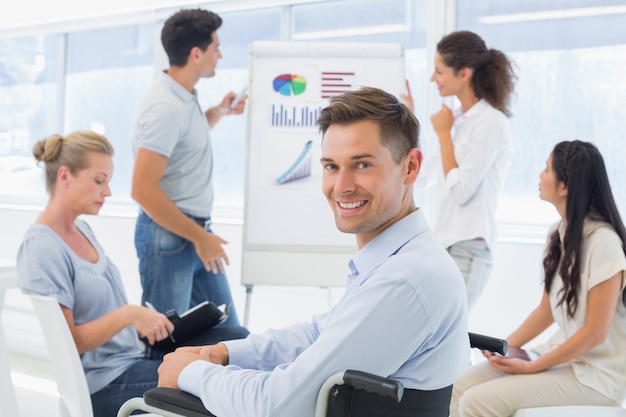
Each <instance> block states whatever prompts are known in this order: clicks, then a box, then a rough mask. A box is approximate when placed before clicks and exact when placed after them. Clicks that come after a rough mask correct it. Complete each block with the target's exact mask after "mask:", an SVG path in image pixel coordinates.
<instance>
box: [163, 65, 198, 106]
mask: <svg viewBox="0 0 626 417" xmlns="http://www.w3.org/2000/svg"><path fill="white" fill-rule="evenodd" d="M159 76H160V77H161V78H162V79H163V81H164V82H165V84H167V86H168V87H169V88H170V89H171V90H172V91H173V92H174V94H176V95H177V96H178V97H180V99H181V100H183V101H191V100H196V97H197V92H196V89H195V88H194V89H193V92H191V93H190V92H189V91H187V89H186V88H185V87H183V86H182V85H181V84H180V83H179V82H178V81H176V80H175V79H173V78H172V77H171V76H170V75H169V74H167V73H166V72H165V71H162V72H160V73H159Z"/></svg>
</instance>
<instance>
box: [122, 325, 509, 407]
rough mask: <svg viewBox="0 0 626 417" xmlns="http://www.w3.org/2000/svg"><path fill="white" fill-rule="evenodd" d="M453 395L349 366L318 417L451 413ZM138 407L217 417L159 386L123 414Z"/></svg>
mask: <svg viewBox="0 0 626 417" xmlns="http://www.w3.org/2000/svg"><path fill="white" fill-rule="evenodd" d="M469 338H470V346H471V347H475V348H478V349H482V350H489V351H492V352H498V353H500V354H502V355H505V354H506V350H507V344H506V341H505V340H502V339H495V338H492V337H488V336H483V335H479V334H476V333H470V334H469ZM451 395H452V385H450V386H447V387H444V388H441V389H438V390H434V391H421V390H413V389H412V390H405V389H404V387H403V386H402V383H401V382H399V381H395V380H393V379H391V378H385V377H382V376H378V375H373V374H370V373H366V372H362V371H355V370H347V371H345V372H338V373H336V374H334V375H331V376H330V377H328V378H327V379H326V381H325V382H324V383H323V384H322V386H321V388H320V389H319V391H318V395H317V402H316V406H315V417H347V416H372V417H374V416H381V417H382V416H393V415H409V414H410V415H411V416H414V417H447V416H448V413H449V410H450V396H451ZM407 397H410V398H407ZM403 398H404V399H405V401H404V402H403V401H402V400H403ZM409 401H410V403H409ZM407 404H411V405H407ZM408 407H410V408H408ZM135 410H143V411H149V412H151V413H157V414H158V413H159V410H163V411H169V412H173V413H175V414H176V415H179V416H182V417H215V416H214V415H213V414H211V412H209V411H208V410H207V409H206V408H204V405H203V404H202V402H201V401H200V399H199V398H198V397H195V396H193V395H191V394H188V393H185V392H183V391H179V390H175V389H171V388H153V389H151V390H149V391H146V392H145V394H144V396H143V398H131V399H130V400H128V401H126V403H124V405H122V407H121V408H120V410H119V411H118V414H117V417H128V416H130V413H131V412H133V411H135ZM402 413H405V414H402Z"/></svg>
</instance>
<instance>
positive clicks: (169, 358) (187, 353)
mask: <svg viewBox="0 0 626 417" xmlns="http://www.w3.org/2000/svg"><path fill="white" fill-rule="evenodd" d="M197 360H203V361H209V362H211V363H214V364H216V365H228V348H227V347H226V345H224V344H223V343H218V344H217V345H211V346H186V347H180V348H178V349H176V350H175V351H174V352H172V353H168V354H167V355H165V356H164V357H163V363H162V364H161V366H159V371H158V372H159V383H158V386H159V387H166V388H175V389H180V388H179V387H178V377H179V375H180V373H181V372H182V371H183V369H184V368H185V367H186V366H187V365H189V364H190V363H191V362H194V361H197Z"/></svg>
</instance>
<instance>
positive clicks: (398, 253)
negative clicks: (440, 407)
mask: <svg viewBox="0 0 626 417" xmlns="http://www.w3.org/2000/svg"><path fill="white" fill-rule="evenodd" d="M350 267H351V270H352V272H353V274H351V275H352V276H351V277H350V278H349V279H348V285H347V288H346V291H345V293H344V295H343V297H342V298H341V300H340V301H339V302H338V303H337V305H336V306H334V307H333V308H332V309H331V311H329V312H328V313H326V314H324V315H320V316H316V317H314V318H313V319H312V320H311V321H310V322H307V323H300V324H296V325H293V326H290V327H286V328H283V329H277V330H269V331H267V332H265V333H264V334H261V335H251V336H249V337H248V338H247V339H243V340H235V341H228V342H224V343H225V345H226V346H227V347H228V351H229V360H230V364H229V365H228V366H220V365H215V364H212V363H209V362H206V361H195V362H193V363H191V364H189V365H188V366H187V367H185V369H184V370H183V372H182V373H181V375H180V377H179V379H178V383H179V386H180V387H181V389H182V390H184V391H187V392H190V393H192V394H194V395H196V396H199V397H200V398H201V399H202V401H203V403H204V405H205V407H206V408H207V409H208V410H209V411H211V412H212V413H213V414H215V415H218V416H235V415H237V416H239V415H241V416H244V415H245V416H248V417H256V416H276V417H278V416H281V417H282V416H285V417H293V416H302V417H307V416H313V414H314V409H315V399H316V396H317V392H318V390H319V388H320V386H321V385H322V383H323V382H324V380H325V379H326V378H327V377H328V376H330V375H332V374H334V373H335V372H339V371H343V370H346V369H356V370H361V371H365V372H370V373H373V374H377V375H383V376H389V377H391V378H394V379H397V380H400V381H401V382H402V383H403V384H404V386H405V388H414V389H422V390H434V389H438V388H442V387H446V386H448V385H450V384H452V383H453V382H454V381H455V380H456V379H457V378H458V377H459V376H460V375H461V374H462V373H463V371H464V370H465V367H466V365H467V362H468V357H469V351H468V350H469V340H468V334H467V306H466V297H465V288H464V283H463V279H462V277H461V274H460V272H459V270H458V268H457V267H456V265H455V264H454V261H453V260H452V259H451V258H450V257H449V255H448V254H447V252H446V251H445V250H444V249H443V247H442V246H441V245H440V244H439V243H438V242H437V240H436V239H435V237H434V235H433V233H432V232H431V231H430V229H429V228H428V225H427V223H426V221H425V219H424V216H423V214H422V212H421V211H419V210H418V211H415V212H413V213H412V214H410V215H408V216H406V217H405V218H403V219H401V220H400V221H398V222H397V223H395V224H393V225H391V226H390V227H388V228H387V229H385V230H384V231H383V232H381V233H380V234H379V235H378V236H377V237H376V238H375V239H374V240H372V241H371V242H370V243H369V244H367V245H366V246H365V247H364V248H362V249H361V250H360V251H359V252H358V253H357V254H356V255H355V257H354V258H353V259H352V260H351V261H350Z"/></svg>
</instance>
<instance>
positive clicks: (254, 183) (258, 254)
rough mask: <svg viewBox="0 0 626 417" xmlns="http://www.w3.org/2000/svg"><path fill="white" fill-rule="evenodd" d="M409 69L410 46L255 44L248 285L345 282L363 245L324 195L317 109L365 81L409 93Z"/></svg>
mask: <svg viewBox="0 0 626 417" xmlns="http://www.w3.org/2000/svg"><path fill="white" fill-rule="evenodd" d="M404 68H405V63H404V50H403V48H402V46H401V45H400V44H373V43H368V44H360V43H320V42H310V43H304V42H254V43H252V44H251V46H250V86H249V90H248V91H249V99H248V106H249V108H248V138H247V139H248V141H247V164H246V169H247V172H246V191H245V210H244V228H243V248H242V249H243V250H242V283H243V284H244V285H251V284H270V285H271V284H275V285H315V286H318V285H319V286H334V285H336V286H341V285H345V278H346V274H347V272H348V270H347V264H348V261H349V260H350V258H351V257H352V256H353V255H354V253H356V250H357V249H356V244H355V238H354V235H352V234H344V233H341V232H339V231H338V230H337V229H336V227H335V221H334V218H333V214H332V212H331V209H330V207H328V203H327V201H326V198H325V197H324V195H323V194H322V188H321V184H322V178H321V176H322V169H321V164H320V162H319V159H320V151H321V134H320V133H319V132H318V127H317V117H318V116H319V113H320V111H321V109H322V108H323V107H324V106H326V105H327V104H328V102H329V99H330V98H331V97H332V96H335V95H338V94H341V93H342V92H346V91H350V90H356V89H358V88H360V87H362V86H369V87H378V88H381V89H383V90H385V91H388V92H389V93H392V94H394V95H396V96H397V97H399V94H400V92H401V91H402V89H403V88H404Z"/></svg>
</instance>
